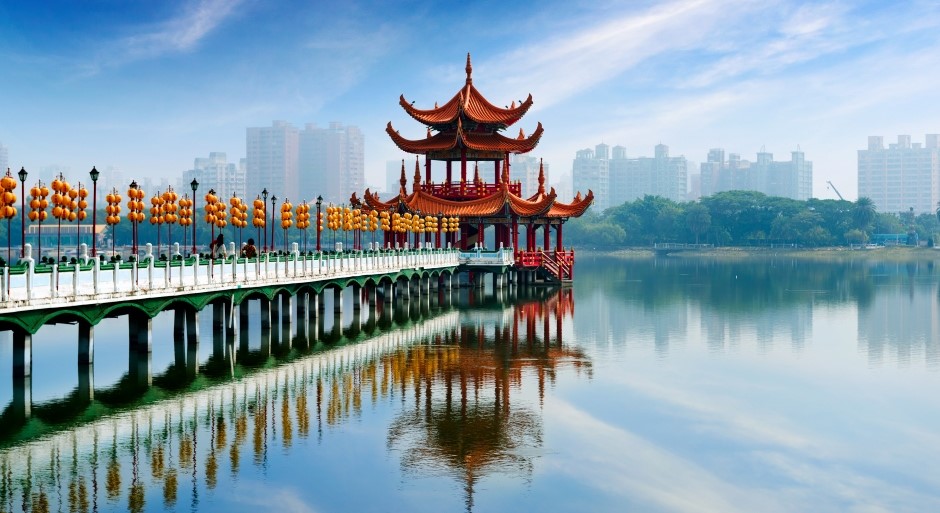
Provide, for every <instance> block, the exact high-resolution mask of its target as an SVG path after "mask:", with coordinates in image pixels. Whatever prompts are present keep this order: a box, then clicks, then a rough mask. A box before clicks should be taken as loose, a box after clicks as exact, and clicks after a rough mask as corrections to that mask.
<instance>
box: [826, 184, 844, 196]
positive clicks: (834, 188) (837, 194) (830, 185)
mask: <svg viewBox="0 0 940 513" xmlns="http://www.w3.org/2000/svg"><path fill="white" fill-rule="evenodd" d="M826 183H828V184H829V187H832V190H834V191H836V196H838V197H839V199H840V200H842V201H845V198H843V197H842V195H841V194H839V189H836V186H835V185H832V182H830V181H829V180H826Z"/></svg>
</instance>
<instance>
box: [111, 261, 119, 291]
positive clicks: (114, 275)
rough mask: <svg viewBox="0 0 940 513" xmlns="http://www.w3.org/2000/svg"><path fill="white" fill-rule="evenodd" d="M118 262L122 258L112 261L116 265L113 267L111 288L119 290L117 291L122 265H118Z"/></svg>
mask: <svg viewBox="0 0 940 513" xmlns="http://www.w3.org/2000/svg"><path fill="white" fill-rule="evenodd" d="M118 262H120V260H115V261H114V262H112V263H113V264H114V267H113V268H112V269H111V288H112V292H117V291H118V290H117V289H118V287H117V284H118V267H120V266H119V265H118Z"/></svg>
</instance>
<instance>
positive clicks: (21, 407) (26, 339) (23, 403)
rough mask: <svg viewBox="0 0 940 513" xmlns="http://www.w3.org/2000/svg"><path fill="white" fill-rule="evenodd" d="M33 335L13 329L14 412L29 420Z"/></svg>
mask: <svg viewBox="0 0 940 513" xmlns="http://www.w3.org/2000/svg"><path fill="white" fill-rule="evenodd" d="M32 374H33V336H32V335H31V334H29V333H28V332H27V331H25V330H21V329H19V328H17V329H14V330H13V414H14V417H15V418H16V419H17V420H24V421H25V420H28V419H29V418H30V417H31V416H32V412H33V376H32Z"/></svg>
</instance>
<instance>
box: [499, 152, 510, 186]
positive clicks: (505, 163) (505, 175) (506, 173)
mask: <svg viewBox="0 0 940 513" xmlns="http://www.w3.org/2000/svg"><path fill="white" fill-rule="evenodd" d="M500 178H501V179H502V182H503V183H504V184H509V154H508V153H507V154H506V156H505V157H503V176H502V177H500Z"/></svg>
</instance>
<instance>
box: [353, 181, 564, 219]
mask: <svg viewBox="0 0 940 513" xmlns="http://www.w3.org/2000/svg"><path fill="white" fill-rule="evenodd" d="M555 198H556V196H555V190H554V189H552V190H551V192H550V193H549V194H547V195H544V197H542V198H540V199H539V200H538V201H529V200H526V199H523V198H520V197H519V196H516V195H515V194H512V193H510V192H509V187H508V186H506V185H505V184H504V186H503V187H501V188H500V190H499V191H497V192H494V193H493V194H490V195H489V196H484V197H482V198H477V199H473V200H465V201H455V200H448V199H443V198H438V197H437V196H434V195H433V194H430V193H428V192H425V191H423V190H419V191H417V192H413V193H411V194H409V195H407V196H402V195H400V194H399V195H398V196H396V197H394V198H392V199H391V200H389V201H381V200H380V199H379V197H378V195H377V194H374V193H372V192H370V191H369V190H368V189H367V190H366V193H365V197H364V199H365V204H366V205H367V206H368V207H369V208H372V209H375V210H380V211H382V210H390V209H391V210H398V209H399V208H402V209H403V210H405V211H408V212H412V213H417V212H421V213H422V214H425V215H427V214H432V215H433V214H437V213H442V214H444V215H446V216H460V217H474V216H483V217H485V216H493V215H497V214H500V213H502V212H503V211H504V207H506V206H507V205H508V206H509V211H510V212H512V213H514V214H516V215H518V216H522V217H534V216H539V215H543V214H545V213H546V212H549V211H550V209H551V208H552V206H553V205H554V204H555Z"/></svg>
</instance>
